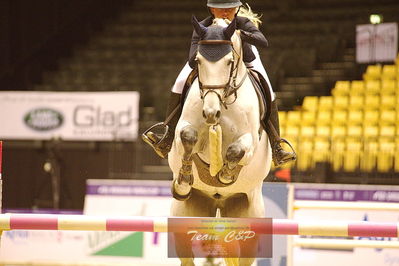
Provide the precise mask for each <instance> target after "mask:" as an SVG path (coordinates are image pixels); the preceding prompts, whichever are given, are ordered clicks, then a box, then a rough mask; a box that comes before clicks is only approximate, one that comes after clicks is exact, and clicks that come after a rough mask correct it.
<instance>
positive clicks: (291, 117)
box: [286, 111, 301, 125]
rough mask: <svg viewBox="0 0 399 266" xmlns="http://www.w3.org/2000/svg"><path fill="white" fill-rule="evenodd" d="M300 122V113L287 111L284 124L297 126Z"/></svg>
mask: <svg viewBox="0 0 399 266" xmlns="http://www.w3.org/2000/svg"><path fill="white" fill-rule="evenodd" d="M300 122H301V112H300V111H289V112H288V114H287V119H286V124H287V125H292V124H294V125H298V124H300Z"/></svg>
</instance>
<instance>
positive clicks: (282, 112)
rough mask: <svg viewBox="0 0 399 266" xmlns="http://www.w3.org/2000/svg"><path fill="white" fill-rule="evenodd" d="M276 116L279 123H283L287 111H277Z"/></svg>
mask: <svg viewBox="0 0 399 266" xmlns="http://www.w3.org/2000/svg"><path fill="white" fill-rule="evenodd" d="M278 118H279V120H280V123H285V120H286V119H287V112H284V111H278Z"/></svg>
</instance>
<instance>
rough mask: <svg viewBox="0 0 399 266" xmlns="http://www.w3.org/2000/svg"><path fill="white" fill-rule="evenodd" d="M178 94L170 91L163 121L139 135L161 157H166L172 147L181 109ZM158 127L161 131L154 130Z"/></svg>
mask: <svg viewBox="0 0 399 266" xmlns="http://www.w3.org/2000/svg"><path fill="white" fill-rule="evenodd" d="M180 96H181V94H179V93H174V92H171V94H170V97H169V103H168V108H167V110H166V119H165V121H164V122H161V123H157V124H155V125H153V126H152V127H150V128H149V129H147V130H146V131H145V132H144V133H143V134H142V135H141V137H142V139H143V140H144V141H145V142H146V143H148V144H149V145H150V146H151V147H152V148H153V149H154V150H155V152H156V153H157V154H158V155H159V156H160V157H162V158H167V157H168V153H169V151H170V149H171V148H172V143H173V139H174V137H175V129H176V125H177V122H178V121H179V118H180V115H181V111H182V106H181V102H180V99H181V98H180ZM160 129H162V130H163V133H158V132H155V131H156V130H160Z"/></svg>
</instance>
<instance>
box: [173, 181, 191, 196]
mask: <svg viewBox="0 0 399 266" xmlns="http://www.w3.org/2000/svg"><path fill="white" fill-rule="evenodd" d="M176 181H178V180H176V179H175V180H173V182H172V196H173V198H175V199H177V200H180V201H185V200H188V199H189V198H190V197H191V193H192V189H190V191H189V192H188V193H187V194H186V195H181V194H179V193H177V191H176V187H175V185H176V184H175V183H176Z"/></svg>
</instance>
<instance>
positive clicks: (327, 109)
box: [280, 56, 399, 173]
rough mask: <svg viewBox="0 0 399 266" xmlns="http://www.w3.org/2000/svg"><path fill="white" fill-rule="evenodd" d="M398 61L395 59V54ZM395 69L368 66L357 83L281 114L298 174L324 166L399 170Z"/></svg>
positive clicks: (398, 70) (344, 83)
mask: <svg viewBox="0 0 399 266" xmlns="http://www.w3.org/2000/svg"><path fill="white" fill-rule="evenodd" d="M398 57H399V56H398ZM398 82H399V65H398V64H397V63H396V64H386V65H369V66H368V67H367V69H366V71H365V73H364V75H363V79H362V80H352V81H348V80H340V81H337V82H336V83H335V86H334V88H333V89H332V91H331V93H332V96H321V97H317V96H307V97H305V99H304V101H303V104H302V105H301V106H298V107H297V108H295V110H294V111H288V112H283V111H282V112H280V120H281V124H282V136H283V137H285V138H287V139H288V140H290V141H291V142H292V143H293V145H294V147H295V148H296V151H297V153H298V160H297V162H296V164H295V165H291V166H290V167H295V169H297V170H298V171H309V170H311V169H314V167H315V165H316V163H318V162H324V163H329V164H331V166H332V169H333V170H334V171H336V172H339V171H343V172H359V171H362V172H366V173H367V172H378V173H393V172H399V159H398V158H399V109H398V107H397V106H398V105H399V83H398Z"/></svg>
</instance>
